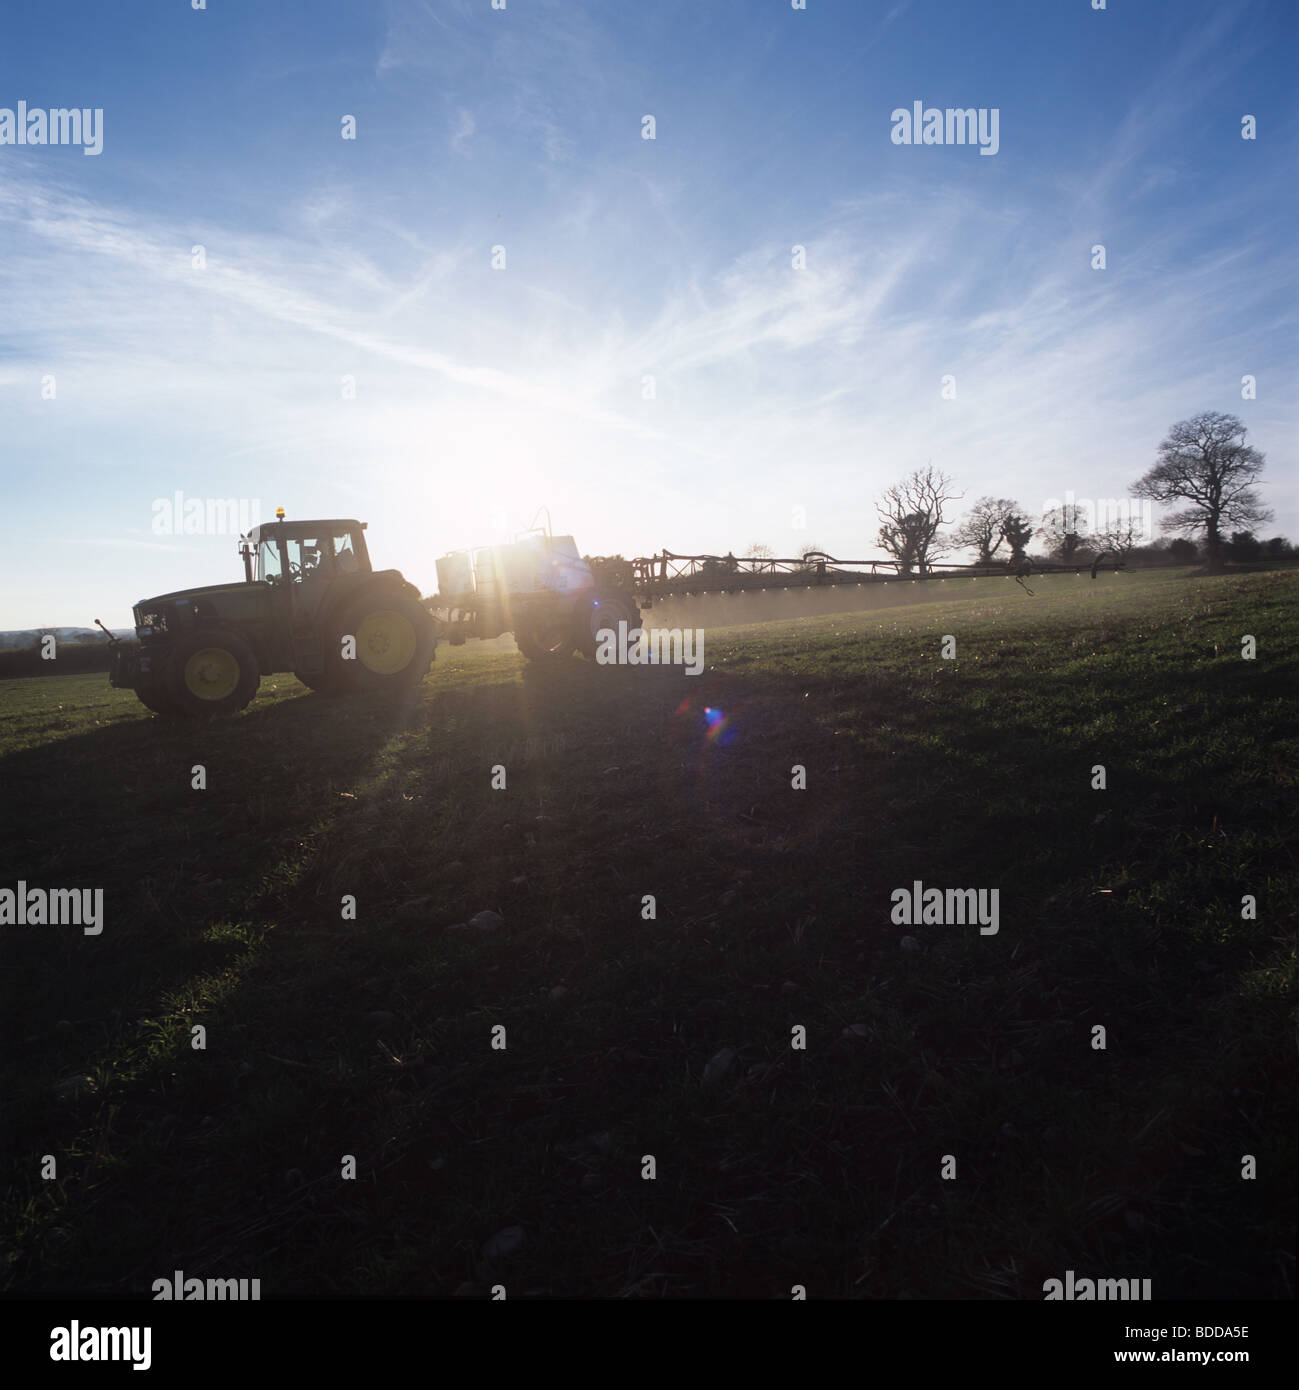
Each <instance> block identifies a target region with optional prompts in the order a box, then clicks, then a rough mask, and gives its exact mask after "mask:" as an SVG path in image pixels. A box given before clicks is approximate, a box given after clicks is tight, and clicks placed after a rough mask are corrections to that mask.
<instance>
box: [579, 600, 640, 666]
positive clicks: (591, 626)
mask: <svg viewBox="0 0 1299 1390" xmlns="http://www.w3.org/2000/svg"><path fill="white" fill-rule="evenodd" d="M619 623H626V624H627V626H626V628H625V629H624V630H625V631H626V632H627V634H628V636H629V637H630V635H631V634H632V633H634V632H637V631H638V630H639V629H640V625H641V621H640V609H639V608H638V607H637V606H636V601H635V599H633V598H632V597H631V595H630V594H626V593H623V592H622V591H621V590H618V589H597V590H596V591H595V593H593V594H585V595H583V597H582V598H581V599H579V601H578V604H577V608H576V611H575V612H574V614H573V625H574V630H575V632H576V634H577V649H578V651H579V652H581V653H582V655H583V656H584V657H586V659H587V660H588V661H594V660H595V656H596V652H597V651H598V650H599V647H600V633H601V632H603V631H605V630H606V629H607V630H608V631H610V632H612V633H613V634H614V636H615V637H616V636H617V634H618V624H619Z"/></svg>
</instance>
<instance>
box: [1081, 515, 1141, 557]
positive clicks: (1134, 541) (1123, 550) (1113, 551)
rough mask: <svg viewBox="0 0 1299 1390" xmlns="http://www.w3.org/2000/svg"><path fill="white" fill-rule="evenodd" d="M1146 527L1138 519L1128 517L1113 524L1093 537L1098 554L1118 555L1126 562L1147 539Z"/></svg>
mask: <svg viewBox="0 0 1299 1390" xmlns="http://www.w3.org/2000/svg"><path fill="white" fill-rule="evenodd" d="M1145 534H1146V533H1145V527H1143V526H1142V524H1141V522H1140V521H1138V520H1137V519H1136V517H1132V516H1127V517H1123V518H1122V519H1121V520H1119V521H1115V522H1111V524H1110V525H1109V526H1107V527H1106V528H1105V530H1103V531H1097V532H1096V534H1095V535H1094V536H1093V537H1092V540H1093V543H1094V546H1095V549H1096V552H1097V554H1109V555H1117V556H1118V557H1119V559H1120V560H1126V559H1127V558H1128V556H1129V555H1131V554H1132V552H1133V551H1134V550H1135V549H1136V548H1137V546H1139V545H1140V544H1141V542H1142V541H1143V540H1144V539H1145Z"/></svg>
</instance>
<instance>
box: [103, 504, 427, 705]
mask: <svg viewBox="0 0 1299 1390" xmlns="http://www.w3.org/2000/svg"><path fill="white" fill-rule="evenodd" d="M275 515H276V518H277V519H276V520H275V521H273V522H269V523H267V524H266V525H263V526H254V527H253V528H252V530H251V531H249V533H248V535H247V536H242V537H240V541H239V553H240V555H241V556H242V558H243V562H244V582H243V583H242V584H215V585H211V586H209V587H207V588H202V589H181V590H179V591H177V592H176V593H171V594H160V595H159V596H158V597H157V598H150V599H142V600H141V601H140V602H139V603H137V604H136V605H135V610H134V612H135V632H136V639H137V640H136V641H134V642H122V641H114V643H113V648H112V662H111V666H110V670H109V680H110V681H111V683H112V684H113V685H114V686H116V687H117V688H118V689H128V690H134V691H135V693H136V695H137V696H139V698H140V700H141V701H142V702H143V703H144V704H145V705H147V706H148V707H149V709H151V710H154V711H155V712H156V713H158V714H162V715H169V716H174V717H190V718H197V717H201V716H203V715H212V714H233V713H235V711H237V710H241V709H243V707H244V706H245V705H246V704H247V703H248V702H249V701H250V700H251V699H252V698H253V696H254V695H255V694H256V693H257V687H258V685H259V683H260V681H261V678H262V677H263V676H266V675H271V674H273V673H274V672H278V671H292V672H293V674H294V675H295V676H297V678H298V679H299V680H300V681H302V683H303V684H304V685H307V686H310V687H311V688H312V689H313V690H319V691H323V692H326V693H328V694H336V693H337V694H342V693H345V692H350V691H360V690H383V689H392V690H398V689H403V688H407V687H410V686H413V685H415V684H417V683H418V682H419V681H420V680H421V679H423V676H424V674H425V672H426V671H427V670H428V667H429V663H430V662H431V661H432V660H433V654H434V649H435V647H436V645H437V639H438V635H439V631H440V626H441V625H440V624H439V622H438V620H437V619H436V618H435V617H434V616H433V614H432V613H431V612H430V611H429V609H428V608H427V607H426V606H425V605H424V604H423V603H422V602H421V601H420V596H419V590H418V589H416V588H415V586H414V585H413V584H411V583H409V582H408V581H407V580H405V579H403V578H402V576H401V574H400V573H399V572H398V571H397V570H374V569H372V568H371V567H370V555H369V551H368V550H367V549H366V544H365V522H363V521H292V522H290V521H285V520H284V509H283V508H282V507H281V508H279V509H277V511H276V514H275ZM100 626H101V627H103V624H102V623H101V624H100ZM105 631H107V629H105ZM110 636H111V634H110Z"/></svg>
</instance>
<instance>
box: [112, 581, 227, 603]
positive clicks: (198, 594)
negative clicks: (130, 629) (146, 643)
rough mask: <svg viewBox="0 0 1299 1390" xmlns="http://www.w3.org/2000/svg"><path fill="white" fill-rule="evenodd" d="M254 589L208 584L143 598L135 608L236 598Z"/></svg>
mask: <svg viewBox="0 0 1299 1390" xmlns="http://www.w3.org/2000/svg"><path fill="white" fill-rule="evenodd" d="M252 587H254V586H253V585H250V584H245V583H242V582H241V583H238V584H206V585H204V586H203V587H202V588H199V589H176V590H173V592H171V593H170V594H158V595H157V596H156V597H154V598H142V599H141V600H140V601H139V603H137V604H136V605H135V606H136V607H137V608H143V609H150V608H157V607H158V606H159V605H163V604H168V603H177V602H180V601H181V600H184V599H190V600H191V601H194V600H198V599H203V598H216V597H217V596H218V595H222V594H229V595H231V596H234V595H238V594H244V593H247V591H248V590H249V589H250V588H252Z"/></svg>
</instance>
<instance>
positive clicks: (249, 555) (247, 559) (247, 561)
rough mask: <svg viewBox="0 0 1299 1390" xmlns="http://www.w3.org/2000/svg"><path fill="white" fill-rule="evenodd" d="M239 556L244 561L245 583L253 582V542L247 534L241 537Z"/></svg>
mask: <svg viewBox="0 0 1299 1390" xmlns="http://www.w3.org/2000/svg"><path fill="white" fill-rule="evenodd" d="M239 558H240V559H241V560H243V562H244V583H245V584H251V583H252V582H253V543H252V541H250V540H249V539H248V537H247V536H240V537H239Z"/></svg>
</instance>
